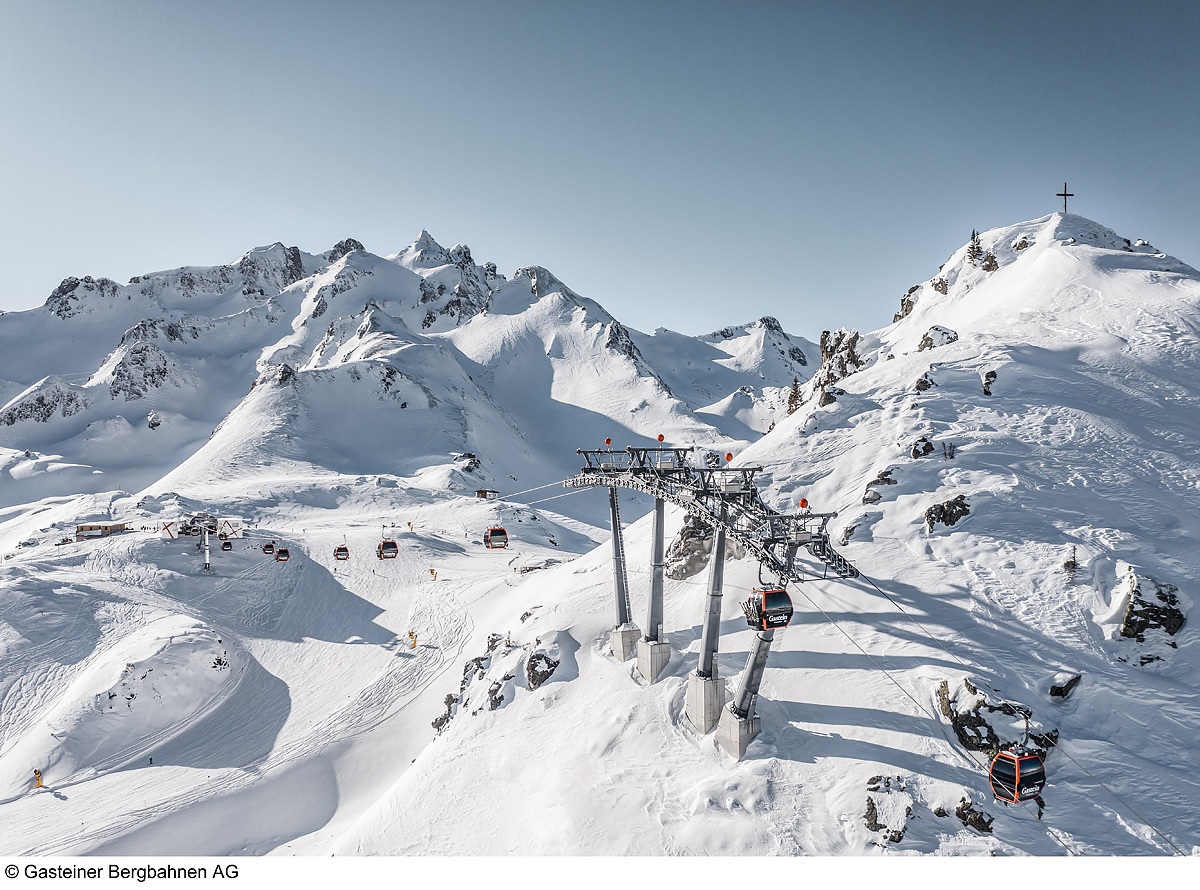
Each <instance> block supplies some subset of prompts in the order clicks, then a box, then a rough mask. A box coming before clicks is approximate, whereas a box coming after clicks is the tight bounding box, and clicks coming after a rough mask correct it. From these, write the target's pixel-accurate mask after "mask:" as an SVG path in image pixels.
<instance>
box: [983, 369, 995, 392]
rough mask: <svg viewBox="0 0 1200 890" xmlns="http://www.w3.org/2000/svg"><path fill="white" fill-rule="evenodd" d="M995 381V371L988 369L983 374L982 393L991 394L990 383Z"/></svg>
mask: <svg viewBox="0 0 1200 890" xmlns="http://www.w3.org/2000/svg"><path fill="white" fill-rule="evenodd" d="M995 382H996V372H995V371H988V372H986V373H985V374H984V375H983V394H984V395H985V396H990V395H991V394H992V384H993V383H995Z"/></svg>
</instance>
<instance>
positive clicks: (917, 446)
mask: <svg viewBox="0 0 1200 890" xmlns="http://www.w3.org/2000/svg"><path fill="white" fill-rule="evenodd" d="M909 454H910V455H911V456H912V457H924V456H925V455H927V454H933V443H932V442H930V441H929V438H928V437H927V436H921V438H919V439H917V441H915V442H913V444H912V448H910V449H909Z"/></svg>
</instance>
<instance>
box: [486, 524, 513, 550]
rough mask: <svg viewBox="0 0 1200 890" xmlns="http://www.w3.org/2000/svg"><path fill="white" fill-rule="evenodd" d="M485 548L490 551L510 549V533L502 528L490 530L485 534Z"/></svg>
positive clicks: (495, 527) (496, 527)
mask: <svg viewBox="0 0 1200 890" xmlns="http://www.w3.org/2000/svg"><path fill="white" fill-rule="evenodd" d="M483 546H484V547H486V548H487V549H488V550H504V549H505V548H507V547H508V532H506V531H505V530H504V529H503V528H501V527H500V526H494V527H493V528H489V529H488V530H487V531H485V532H484V533H483Z"/></svg>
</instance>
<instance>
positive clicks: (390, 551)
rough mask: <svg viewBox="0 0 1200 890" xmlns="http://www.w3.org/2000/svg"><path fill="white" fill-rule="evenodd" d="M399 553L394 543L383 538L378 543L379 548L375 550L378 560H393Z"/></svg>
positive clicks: (389, 539)
mask: <svg viewBox="0 0 1200 890" xmlns="http://www.w3.org/2000/svg"><path fill="white" fill-rule="evenodd" d="M399 552H400V548H399V547H397V546H396V542H395V541H393V540H392V539H391V538H384V539H383V540H382V541H380V542H379V546H378V547H376V548H375V555H376V556H378V557H379V558H380V559H395V558H396V555H397V554H398V553H399Z"/></svg>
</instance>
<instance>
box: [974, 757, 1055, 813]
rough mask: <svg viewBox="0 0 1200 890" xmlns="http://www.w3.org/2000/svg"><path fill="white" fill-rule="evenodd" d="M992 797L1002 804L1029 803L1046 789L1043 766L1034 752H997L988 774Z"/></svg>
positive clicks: (1044, 768)
mask: <svg viewBox="0 0 1200 890" xmlns="http://www.w3.org/2000/svg"><path fill="white" fill-rule="evenodd" d="M988 781H989V782H991V784H992V794H994V795H995V796H996V799H997V800H1002V801H1004V802H1005V803H1019V802H1020V801H1023V800H1033V799H1034V798H1035V797H1037V796H1039V795H1040V794H1041V793H1042V789H1043V788H1044V787H1046V765H1045V763H1043V762H1042V755H1040V754H1038V753H1037V752H1036V751H1027V750H1025V749H1023V748H1018V749H1017V750H1015V751H1001V752H999V753H998V754H997V755H996V756H995V757H993V758H992V768H991V769H990V770H989V771H988Z"/></svg>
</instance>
